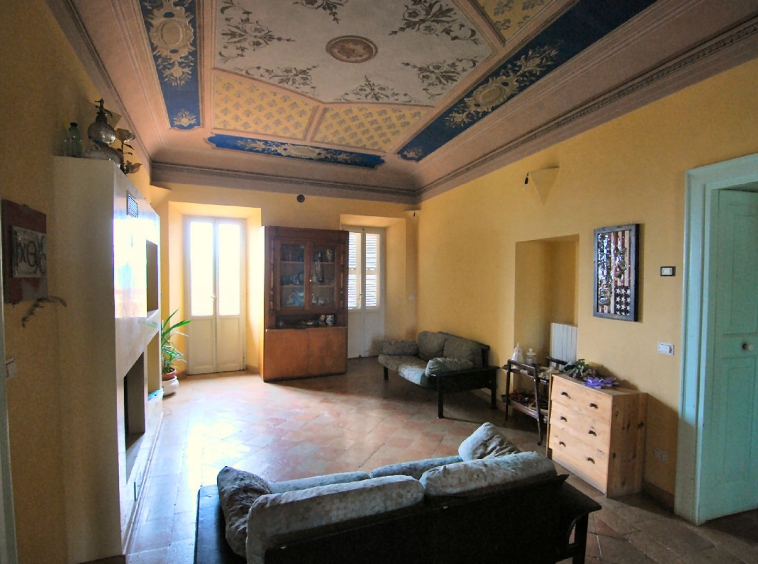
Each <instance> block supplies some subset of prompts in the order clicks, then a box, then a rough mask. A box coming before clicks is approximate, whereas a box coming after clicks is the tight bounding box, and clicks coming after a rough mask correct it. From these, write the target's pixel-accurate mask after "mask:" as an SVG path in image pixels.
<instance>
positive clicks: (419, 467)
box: [371, 456, 461, 480]
mask: <svg viewBox="0 0 758 564" xmlns="http://www.w3.org/2000/svg"><path fill="white" fill-rule="evenodd" d="M455 462H461V457H460V456H445V457H443V458H425V459H424V460H414V461H413V462H400V463H399V464H389V465H387V466H382V467H380V468H377V469H376V470H374V471H373V472H371V477H372V478H381V477H382V476H410V477H411V478H416V479H417V480H418V479H419V478H421V475H422V474H423V473H424V472H426V471H427V470H429V469H430V468H436V467H437V466H444V465H445V464H454V463H455Z"/></svg>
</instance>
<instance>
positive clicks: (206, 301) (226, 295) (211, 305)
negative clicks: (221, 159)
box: [186, 217, 245, 374]
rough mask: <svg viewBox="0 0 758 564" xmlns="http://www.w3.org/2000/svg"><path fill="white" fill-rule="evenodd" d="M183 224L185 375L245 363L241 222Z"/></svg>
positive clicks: (215, 220)
mask: <svg viewBox="0 0 758 564" xmlns="http://www.w3.org/2000/svg"><path fill="white" fill-rule="evenodd" d="M186 227H187V231H186V233H187V238H186V241H187V245H186V248H187V253H186V262H187V276H186V281H187V292H186V296H187V316H186V317H187V319H190V320H191V321H192V323H190V324H189V325H187V326H186V329H187V331H186V332H187V335H188V345H187V373H188V374H207V373H209V372H229V371H232V370H242V369H243V368H244V367H245V322H244V320H245V311H244V310H245V248H244V247H245V246H244V240H245V224H244V222H243V221H242V220H238V219H227V218H198V217H191V218H188V219H187V221H186Z"/></svg>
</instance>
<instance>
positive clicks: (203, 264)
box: [189, 221, 215, 317]
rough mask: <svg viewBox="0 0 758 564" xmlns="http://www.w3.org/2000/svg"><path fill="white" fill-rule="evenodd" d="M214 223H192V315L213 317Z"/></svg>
mask: <svg viewBox="0 0 758 564" xmlns="http://www.w3.org/2000/svg"><path fill="white" fill-rule="evenodd" d="M213 239H214V238H213V222H210V221H192V222H191V223H190V243H189V249H190V280H189V282H190V315H191V316H192V317H197V316H208V315H213V302H214V299H215V297H214V277H215V269H214V264H213Z"/></svg>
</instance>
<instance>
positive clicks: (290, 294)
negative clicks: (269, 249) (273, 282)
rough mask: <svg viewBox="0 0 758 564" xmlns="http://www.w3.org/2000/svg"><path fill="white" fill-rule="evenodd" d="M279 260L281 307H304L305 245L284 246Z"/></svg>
mask: <svg viewBox="0 0 758 564" xmlns="http://www.w3.org/2000/svg"><path fill="white" fill-rule="evenodd" d="M279 258H280V260H279V276H281V280H280V283H281V307H304V306H305V245H298V244H294V245H293V244H282V246H281V249H280V257H279Z"/></svg>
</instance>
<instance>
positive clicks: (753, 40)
mask: <svg viewBox="0 0 758 564" xmlns="http://www.w3.org/2000/svg"><path fill="white" fill-rule="evenodd" d="M757 57H758V16H756V17H754V18H752V19H751V20H749V21H748V22H745V23H743V24H741V25H738V26H735V27H734V28H732V29H730V30H729V31H727V32H725V33H722V34H720V35H719V36H717V37H715V38H712V39H710V40H707V41H704V42H702V43H701V44H700V45H698V46H697V47H696V48H694V49H692V50H691V51H689V52H688V53H686V54H685V55H680V56H678V57H673V58H672V59H670V60H668V61H666V62H665V63H663V64H661V65H660V66H658V67H657V68H656V69H654V70H652V71H649V72H647V73H645V74H643V75H641V76H639V77H637V78H636V79H634V80H632V81H630V82H628V83H627V84H625V85H624V86H621V87H619V88H616V89H614V90H611V91H609V92H606V93H605V94H603V95H601V96H599V97H597V98H595V99H594V100H591V101H589V102H588V103H586V104H584V105H582V106H581V107H578V108H575V109H573V110H571V111H569V112H566V113H564V114H563V115H561V116H559V117H557V118H556V119H554V120H552V121H550V122H549V123H546V124H544V125H542V126H541V127H538V128H535V129H533V130H531V131H528V132H526V133H525V134H523V135H521V136H519V137H518V138H516V139H514V140H512V141H511V142H509V143H508V144H506V145H504V146H502V147H500V148H498V149H496V150H494V151H492V152H490V153H488V154H487V155H484V156H482V157H481V158H479V159H477V160H475V161H473V162H471V163H469V164H468V165H466V166H464V167H461V168H459V169H457V170H455V171H453V172H451V173H449V174H447V175H446V176H444V177H442V178H440V179H439V180H436V181H434V182H432V183H430V184H428V185H426V186H424V187H422V188H421V189H419V190H418V192H417V193H418V197H419V201H423V200H427V199H429V198H432V197H434V196H437V195H439V194H442V193H444V192H446V191H448V190H451V189H453V188H455V187H457V186H460V185H461V184H463V183H465V182H469V181H471V180H474V179H475V178H477V177H479V176H482V175H484V174H488V173H490V172H493V171H494V170H497V169H499V168H502V167H503V166H506V165H508V164H512V163H514V162H516V161H518V160H521V159H523V158H525V157H528V156H529V155H532V154H534V153H536V152H538V151H541V150H543V149H546V148H547V147H550V146H552V145H554V144H556V143H559V142H561V141H565V140H567V139H569V138H571V137H573V136H575V135H578V134H579V133H582V132H585V131H588V130H589V129H592V128H593V127H596V126H598V125H600V124H602V123H605V122H607V121H609V120H611V119H614V118H616V117H619V116H621V115H624V114H626V113H629V112H631V111H634V110H636V109H639V108H641V107H643V106H645V105H646V104H649V103H651V102H654V101H656V100H659V99H661V98H664V97H666V96H668V95H670V94H673V93H675V92H677V91H679V90H682V89H683V88H686V87H688V86H692V85H694V84H697V83H698V82H700V81H702V80H704V79H706V78H710V77H712V76H715V75H716V74H719V73H721V72H724V71H726V70H729V69H731V68H734V67H735V66H738V65H740V64H742V63H746V62H748V61H751V60H753V59H755V58H757Z"/></svg>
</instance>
